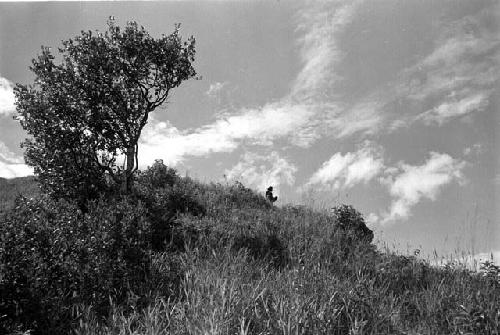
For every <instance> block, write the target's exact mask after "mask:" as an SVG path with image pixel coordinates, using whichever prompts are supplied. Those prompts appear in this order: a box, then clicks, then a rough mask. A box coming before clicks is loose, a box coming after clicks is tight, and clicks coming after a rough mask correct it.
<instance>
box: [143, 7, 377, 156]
mask: <svg viewBox="0 0 500 335" xmlns="http://www.w3.org/2000/svg"><path fill="white" fill-rule="evenodd" d="M357 3H358V2H352V3H340V2H334V3H331V2H322V3H315V2H313V3H309V4H307V6H304V10H301V11H299V15H298V16H297V21H298V26H299V28H298V31H299V32H300V33H301V34H302V35H301V36H302V37H301V38H300V39H299V50H300V57H301V59H302V68H301V70H300V71H299V73H298V75H297V77H296V78H295V80H294V82H293V84H292V88H291V90H290V92H289V93H288V94H287V95H285V96H284V97H283V98H282V99H280V100H278V101H276V102H273V103H268V104H265V105H264V106H262V107H260V108H249V109H241V110H239V111H238V112H236V113H234V114H233V115H226V116H225V117H219V118H218V119H217V120H216V121H215V122H213V123H211V124H208V125H205V126H202V127H199V128H196V129H188V130H179V129H177V128H176V127H174V126H172V125H169V124H167V123H158V122H155V121H153V122H150V124H149V125H148V126H147V128H146V129H145V131H144V135H143V136H142V140H141V148H140V150H139V155H140V158H141V164H146V165H147V164H149V163H151V162H152V161H153V159H155V158H162V159H163V160H164V161H166V162H168V163H169V164H176V163H178V162H180V161H182V160H184V159H185V157H187V156H205V155H208V154H210V153H215V152H232V151H233V150H235V149H236V148H238V147H239V146H240V145H242V144H250V145H264V146H269V145H272V144H273V141H275V140H277V139H283V138H284V139H285V140H287V141H289V142H290V143H291V144H292V145H295V146H300V147H307V146H310V145H311V144H312V143H313V142H314V141H315V140H317V139H318V138H319V137H321V136H324V135H325V134H326V135H329V136H330V134H332V133H333V134H336V135H334V136H336V137H344V136H350V135H352V134H354V133H356V132H360V131H366V130H367V128H372V122H369V121H367V120H366V119H365V116H366V115H365V114H362V113H361V114H360V112H359V111H356V112H354V113H349V111H347V112H348V113H347V114H345V113H344V111H343V109H342V108H340V107H339V106H337V104H335V103H333V102H331V101H328V99H326V97H324V96H323V93H324V91H325V86H328V85H329V84H330V83H331V80H333V78H334V76H335V75H334V73H335V71H332V69H331V67H332V66H334V65H335V64H337V62H338V61H339V60H340V59H341V57H342V54H341V52H340V51H339V48H338V46H337V44H336V43H337V35H338V34H340V33H341V32H342V31H343V29H344V28H345V26H346V25H348V24H349V23H350V21H351V18H352V16H353V13H354V12H355V9H356V5H357ZM224 85H225V83H213V84H211V86H210V88H209V90H208V91H207V94H209V95H216V94H217V93H220V90H221V89H223V88H224ZM325 99H326V100H325ZM371 119H373V118H371Z"/></svg>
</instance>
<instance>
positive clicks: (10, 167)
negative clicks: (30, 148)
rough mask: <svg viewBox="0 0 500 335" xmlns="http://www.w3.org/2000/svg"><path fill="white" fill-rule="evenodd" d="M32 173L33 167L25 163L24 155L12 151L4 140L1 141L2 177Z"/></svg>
mask: <svg viewBox="0 0 500 335" xmlns="http://www.w3.org/2000/svg"><path fill="white" fill-rule="evenodd" d="M32 174H33V168H31V167H29V166H27V165H26V164H24V160H23V159H22V157H19V156H18V155H16V154H15V153H13V152H12V151H10V150H9V148H8V147H7V146H6V145H5V144H4V143H3V142H0V177H2V178H15V177H25V176H29V175H32Z"/></svg>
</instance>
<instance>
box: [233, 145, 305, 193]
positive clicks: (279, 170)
mask: <svg viewBox="0 0 500 335" xmlns="http://www.w3.org/2000/svg"><path fill="white" fill-rule="evenodd" d="M296 172H297V167H296V166H295V165H294V164H293V163H290V162H289V161H288V160H287V159H285V158H282V157H280V155H279V154H278V153H277V152H275V151H273V152H271V153H270V154H269V155H259V154H255V153H250V152H247V153H245V154H244V155H243V157H242V159H241V161H240V162H239V163H238V164H236V165H235V166H233V167H232V168H231V169H228V170H226V172H225V174H226V177H227V178H228V179H229V180H238V181H241V182H243V183H244V184H245V185H249V186H250V187H253V188H255V189H257V190H265V189H266V188H267V187H268V186H271V185H272V186H278V190H277V192H278V191H279V186H280V185H293V184H294V182H295V173H296Z"/></svg>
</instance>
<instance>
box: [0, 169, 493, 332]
mask: <svg viewBox="0 0 500 335" xmlns="http://www.w3.org/2000/svg"><path fill="white" fill-rule="evenodd" d="M0 183H2V184H1V185H2V188H1V193H2V194H1V195H0V197H1V199H2V202H3V203H4V204H6V205H4V206H5V207H9V208H12V199H11V197H12V196H14V195H15V194H17V193H21V194H24V195H33V194H37V192H36V191H35V190H36V185H35V184H34V182H33V180H32V179H18V180H9V181H5V180H3V181H0ZM4 185H7V186H5V188H4ZM4 190H7V192H6V193H4ZM0 217H1V216H0ZM1 220H2V221H3V222H1V223H0V269H1V272H0V273H1V276H0V333H2V332H3V333H12V334H14V333H22V332H26V331H28V330H31V331H32V332H31V334H67V333H71V332H73V333H75V334H352V335H354V334H498V333H499V332H500V282H499V280H498V268H495V267H493V266H491V267H490V269H489V270H490V272H484V273H472V272H469V271H467V270H466V269H465V268H463V267H461V266H460V265H449V266H447V267H443V268H436V267H432V266H430V265H429V264H428V263H426V262H425V261H422V260H419V259H417V258H415V257H408V256H401V255H396V254H393V253H390V252H387V251H385V252H384V251H381V250H376V248H375V247H374V246H373V244H372V243H371V242H372V240H373V233H372V232H371V231H370V230H369V229H368V228H367V227H366V225H365V224H364V220H363V218H362V216H361V215H360V214H359V213H358V212H357V211H356V210H355V209H354V208H352V207H350V206H339V207H337V208H336V209H335V211H334V212H332V213H326V212H318V211H313V210H311V209H309V208H307V207H302V206H283V207H279V206H272V205H270V204H269V203H268V202H267V201H266V200H265V199H264V197H263V196H262V195H259V194H256V193H255V192H253V191H252V190H250V189H248V188H246V187H245V186H243V185H242V184H240V183H235V184H224V185H223V184H214V183H212V184H203V183H199V182H197V181H194V180H192V179H190V178H181V177H179V176H178V175H177V174H176V173H175V171H174V170H173V169H169V168H167V167H166V166H164V165H163V164H161V163H157V164H155V165H154V166H153V167H152V168H150V169H148V170H147V171H145V172H143V173H141V175H140V176H139V178H138V181H137V183H136V185H135V191H134V194H133V195H132V196H127V197H118V196H116V195H109V196H108V197H106V198H102V199H100V200H96V201H94V202H93V203H92V204H90V206H89V209H88V212H87V213H82V212H81V211H80V210H79V209H78V208H76V207H75V205H74V204H71V203H67V202H64V201H59V202H56V201H53V200H50V199H47V198H45V197H43V196H38V197H37V198H36V199H32V200H27V199H26V200H24V201H19V202H18V204H17V206H16V208H15V209H11V210H10V211H9V212H8V213H6V214H5V215H4V216H3V217H2V218H1Z"/></svg>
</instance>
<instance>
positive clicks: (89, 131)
mask: <svg viewBox="0 0 500 335" xmlns="http://www.w3.org/2000/svg"><path fill="white" fill-rule="evenodd" d="M179 28H180V25H176V26H175V30H174V32H173V33H171V34H170V35H162V36H161V37H160V38H157V39H155V38H153V37H151V36H150V35H149V34H148V32H147V31H146V30H145V29H144V27H142V26H140V27H139V26H138V24H137V23H136V22H128V23H127V24H126V26H125V28H124V29H120V27H118V26H116V25H115V23H114V20H113V19H112V18H110V20H109V21H108V29H107V31H106V32H105V33H104V34H102V33H99V32H96V33H93V32H92V31H82V32H81V35H79V36H77V37H75V38H74V39H69V40H67V41H63V42H62V47H61V48H59V49H58V50H59V53H60V54H61V63H60V64H56V63H55V57H54V56H53V54H52V53H51V50H50V48H47V47H43V46H42V52H41V54H40V55H38V57H37V59H34V60H33V61H32V63H33V65H32V66H31V67H30V70H31V71H32V72H33V73H34V74H35V80H34V84H32V85H29V86H25V85H17V86H16V88H15V90H14V92H15V95H16V107H17V112H18V116H17V118H18V119H19V121H20V123H21V126H22V127H23V128H24V129H25V130H26V131H27V133H28V134H29V135H30V137H29V138H27V139H26V140H25V141H24V142H23V144H22V146H23V147H24V148H25V160H26V163H27V164H29V165H31V166H33V167H34V171H35V174H36V175H37V176H38V179H39V180H40V183H41V185H42V187H43V188H44V189H45V191H47V192H48V193H50V194H52V195H53V196H55V197H64V198H73V199H75V198H76V199H79V200H81V201H85V199H89V198H92V197H95V196H96V195H97V194H99V193H100V192H102V191H103V190H105V189H106V188H107V187H108V186H109V185H110V183H112V184H114V185H122V189H123V190H124V191H125V192H128V191H130V187H131V184H132V182H133V176H134V173H135V171H136V170H137V168H138V161H137V154H138V141H139V137H140V135H141V131H142V129H143V128H144V126H145V125H146V123H147V121H148V116H149V113H151V112H152V111H153V110H155V109H156V108H157V107H158V106H160V105H161V104H163V103H164V102H165V101H166V100H167V98H168V96H169V93H170V92H171V90H172V89H173V88H175V87H178V86H179V85H180V84H181V83H182V82H183V81H184V80H187V79H189V78H192V77H194V76H195V75H196V72H195V70H194V68H193V66H192V62H193V61H194V55H195V40H194V38H193V37H190V38H189V39H188V40H187V41H184V42H183V41H182V39H181V37H180V35H179ZM120 157H124V161H123V165H122V166H120V165H119V164H118V160H119V158H120Z"/></svg>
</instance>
